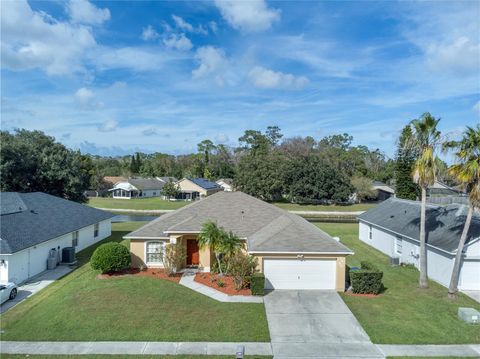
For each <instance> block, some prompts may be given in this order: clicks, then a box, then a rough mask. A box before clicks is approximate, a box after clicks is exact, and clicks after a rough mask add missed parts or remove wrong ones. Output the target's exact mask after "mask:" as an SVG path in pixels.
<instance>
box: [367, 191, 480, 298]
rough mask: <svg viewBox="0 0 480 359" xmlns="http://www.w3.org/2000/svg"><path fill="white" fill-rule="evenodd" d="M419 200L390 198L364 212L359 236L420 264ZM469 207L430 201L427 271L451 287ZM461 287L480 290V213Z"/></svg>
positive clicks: (471, 235) (405, 260)
mask: <svg viewBox="0 0 480 359" xmlns="http://www.w3.org/2000/svg"><path fill="white" fill-rule="evenodd" d="M420 206H421V205H420V202H417V201H409V200H403V199H398V198H390V199H388V200H386V201H385V202H382V203H381V204H379V205H378V206H376V207H374V208H372V209H370V210H369V211H367V212H365V213H363V214H361V215H360V216H359V217H358V220H359V238H360V240H361V241H363V242H365V243H367V244H369V245H371V246H372V247H374V248H376V249H378V250H379V251H381V252H383V253H385V254H386V255H388V256H389V257H398V258H399V260H400V262H401V263H409V264H413V265H415V266H416V267H417V268H419V266H420V262H419V246H420V245H419V234H420ZM466 213H467V207H466V206H463V205H458V204H453V205H448V206H439V205H432V204H428V205H427V222H426V232H427V235H426V237H427V240H426V241H427V273H428V276H429V277H430V278H431V279H433V280H435V281H436V282H438V283H440V284H442V285H443V286H445V287H448V285H449V283H450V278H451V275H452V269H453V263H454V259H455V254H456V251H457V247H458V241H459V240H460V236H461V233H462V230H463V227H464V224H465V218H466ZM459 289H460V290H480V215H479V214H478V213H476V214H474V216H473V219H472V223H471V225H470V230H469V232H468V236H467V241H466V244H465V248H464V256H463V260H462V267H461V271H460V280H459Z"/></svg>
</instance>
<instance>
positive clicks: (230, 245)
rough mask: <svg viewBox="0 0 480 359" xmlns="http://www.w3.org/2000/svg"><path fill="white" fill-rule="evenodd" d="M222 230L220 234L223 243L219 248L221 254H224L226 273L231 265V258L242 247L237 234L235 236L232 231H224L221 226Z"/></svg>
mask: <svg viewBox="0 0 480 359" xmlns="http://www.w3.org/2000/svg"><path fill="white" fill-rule="evenodd" d="M221 230H222V232H223V233H222V236H223V241H222V242H223V243H222V246H221V248H220V251H221V252H222V254H224V255H225V261H226V264H227V268H226V271H227V274H228V273H230V267H231V261H232V259H233V258H234V257H235V256H236V255H238V252H239V251H240V249H241V248H242V242H241V240H240V238H238V236H236V235H235V234H234V233H233V232H232V231H230V232H228V233H227V232H225V231H224V230H223V228H221Z"/></svg>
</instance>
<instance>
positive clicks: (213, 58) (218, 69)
mask: <svg viewBox="0 0 480 359" xmlns="http://www.w3.org/2000/svg"><path fill="white" fill-rule="evenodd" d="M195 59H196V61H197V62H198V64H199V66H198V68H196V69H195V70H193V71H192V76H193V78H194V79H199V78H202V77H206V76H214V78H215V81H216V83H217V84H218V85H220V86H222V85H223V84H224V77H223V73H224V72H225V70H226V68H227V66H228V60H227V58H226V56H225V52H224V51H223V50H222V49H219V48H216V47H213V46H203V47H200V48H199V49H198V50H197V52H196V54H195Z"/></svg>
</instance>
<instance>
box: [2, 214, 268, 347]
mask: <svg viewBox="0 0 480 359" xmlns="http://www.w3.org/2000/svg"><path fill="white" fill-rule="evenodd" d="M141 225H143V223H141V222H129V223H119V224H114V225H113V233H112V237H110V238H109V239H108V240H115V241H121V240H122V239H121V237H122V236H123V235H125V234H126V233H128V231H131V230H133V229H135V228H138V227H140V226H141ZM126 245H128V243H126ZM92 252H93V249H92V248H91V249H87V250H85V251H83V252H80V253H79V259H80V262H81V263H82V265H81V267H80V268H78V269H77V270H75V271H74V272H72V273H71V274H69V275H67V276H66V277H64V278H62V279H60V280H59V281H57V282H55V283H54V284H52V285H50V286H49V287H47V288H46V289H45V290H43V291H41V292H39V293H38V294H36V295H34V296H32V297H31V298H29V299H27V300H25V301H24V302H23V303H20V304H19V305H17V306H16V307H14V308H12V309H11V310H9V311H7V312H6V313H5V314H3V315H2V316H1V318H0V319H1V329H2V330H4V331H5V332H4V333H3V334H1V339H2V340H20V341H90V340H94V341H99V340H104V341H222V342H240V341H243V342H244V341H260V342H264V341H270V337H269V332H268V326H267V321H266V315H265V308H264V306H263V304H243V303H241V304H238V303H220V302H217V301H215V300H213V299H210V298H208V297H206V296H203V295H201V294H199V293H196V292H194V291H191V290H190V289H188V288H185V287H183V286H181V285H179V284H176V283H172V282H169V281H165V280H160V279H152V278H147V277H138V276H132V277H129V276H125V277H118V278H112V279H97V278H96V276H97V273H96V272H94V271H93V270H92V269H91V268H90V263H89V262H88V259H89V258H90V255H91V253H92Z"/></svg>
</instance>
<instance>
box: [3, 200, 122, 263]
mask: <svg viewBox="0 0 480 359" xmlns="http://www.w3.org/2000/svg"><path fill="white" fill-rule="evenodd" d="M0 203H2V215H1V218H0V253H1V254H11V253H15V252H18V251H21V250H22V249H25V248H28V247H32V246H34V245H37V244H40V243H43V242H46V241H48V240H50V239H53V238H57V237H59V236H62V235H64V234H67V233H70V232H73V231H76V230H79V229H81V228H84V227H87V226H90V225H92V224H95V223H98V222H100V221H103V220H106V219H109V218H112V217H113V216H114V215H113V214H111V213H109V212H105V211H101V210H99V209H96V208H92V207H88V206H84V205H82V204H80V203H76V202H72V201H67V200H66V199H63V198H59V197H55V196H51V195H49V194H46V193H42V192H32V193H17V192H2V193H0ZM4 207H5V210H4Z"/></svg>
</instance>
